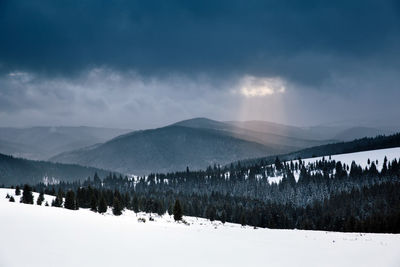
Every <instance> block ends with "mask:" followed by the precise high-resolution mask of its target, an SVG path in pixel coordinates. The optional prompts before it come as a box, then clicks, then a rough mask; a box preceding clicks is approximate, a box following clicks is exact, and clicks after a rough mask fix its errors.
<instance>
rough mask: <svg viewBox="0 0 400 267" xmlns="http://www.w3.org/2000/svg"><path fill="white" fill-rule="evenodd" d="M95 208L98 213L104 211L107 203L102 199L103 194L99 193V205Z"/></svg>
mask: <svg viewBox="0 0 400 267" xmlns="http://www.w3.org/2000/svg"><path fill="white" fill-rule="evenodd" d="M97 210H98V212H99V213H105V212H106V211H107V203H106V200H105V199H104V196H103V195H101V197H100V200H99V207H98V209H97Z"/></svg>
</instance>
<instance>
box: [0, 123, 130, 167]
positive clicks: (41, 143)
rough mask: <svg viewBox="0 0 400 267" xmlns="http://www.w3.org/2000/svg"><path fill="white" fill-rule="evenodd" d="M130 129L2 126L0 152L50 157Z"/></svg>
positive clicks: (25, 156) (30, 156) (41, 157)
mask: <svg viewBox="0 0 400 267" xmlns="http://www.w3.org/2000/svg"><path fill="white" fill-rule="evenodd" d="M129 131H130V130H124V129H112V128H98V127H86V126H81V127H31V128H11V127H7V128H6V127H2V128H0V153H3V154H8V155H13V156H17V157H23V158H28V159H35V160H47V159H49V158H50V157H52V156H54V155H57V154H59V153H62V152H65V151H68V150H74V149H78V148H82V147H86V146H90V145H94V144H97V143H102V142H105V141H107V140H109V139H111V138H113V137H116V136H118V135H121V134H124V133H127V132H129Z"/></svg>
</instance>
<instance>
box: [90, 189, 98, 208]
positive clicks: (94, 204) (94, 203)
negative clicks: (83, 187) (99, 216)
mask: <svg viewBox="0 0 400 267" xmlns="http://www.w3.org/2000/svg"><path fill="white" fill-rule="evenodd" d="M90 210H91V211H94V212H97V199H96V196H95V194H94V193H92V194H91V195H90Z"/></svg>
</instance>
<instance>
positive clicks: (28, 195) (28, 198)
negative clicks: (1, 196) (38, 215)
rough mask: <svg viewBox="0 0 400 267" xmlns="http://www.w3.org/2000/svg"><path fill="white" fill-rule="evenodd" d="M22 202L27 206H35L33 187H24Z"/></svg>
mask: <svg viewBox="0 0 400 267" xmlns="http://www.w3.org/2000/svg"><path fill="white" fill-rule="evenodd" d="M21 202H22V203H25V204H33V194H32V187H30V186H29V185H27V184H26V185H24V190H23V192H22V198H21Z"/></svg>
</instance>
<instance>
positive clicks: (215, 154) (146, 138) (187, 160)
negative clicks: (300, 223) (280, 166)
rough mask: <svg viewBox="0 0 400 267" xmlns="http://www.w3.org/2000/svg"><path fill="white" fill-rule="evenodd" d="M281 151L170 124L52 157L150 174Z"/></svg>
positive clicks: (215, 132)
mask: <svg viewBox="0 0 400 267" xmlns="http://www.w3.org/2000/svg"><path fill="white" fill-rule="evenodd" d="M279 151H280V150H277V149H275V148H272V147H267V146H264V145H262V144H259V143H255V142H249V141H246V140H242V139H238V138H236V137H234V136H231V135H229V134H226V133H224V132H221V131H218V130H214V129H195V128H190V127H184V126H179V125H171V126H167V127H163V128H158V129H152V130H144V131H135V132H132V133H131V134H125V135H123V136H119V137H117V138H114V139H112V140H110V141H108V142H106V143H104V144H101V145H98V146H95V147H88V148H84V149H80V150H75V151H71V152H66V153H62V154H60V155H58V156H56V157H53V158H52V159H51V160H52V161H54V162H63V163H79V164H81V165H87V166H95V167H102V168H105V169H111V170H115V171H119V172H123V173H133V174H148V173H151V172H168V171H172V170H183V169H185V168H186V167H187V166H188V167H189V168H193V169H202V168H205V167H207V166H208V165H212V164H215V163H220V162H222V163H224V162H230V161H232V159H233V160H235V159H239V158H249V157H252V156H253V155H260V156H261V155H269V154H271V153H277V152H279Z"/></svg>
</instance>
